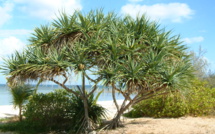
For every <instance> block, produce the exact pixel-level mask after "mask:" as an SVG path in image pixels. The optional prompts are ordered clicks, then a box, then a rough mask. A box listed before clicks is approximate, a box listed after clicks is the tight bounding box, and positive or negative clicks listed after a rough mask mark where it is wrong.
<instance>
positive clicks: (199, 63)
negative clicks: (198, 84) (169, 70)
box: [190, 47, 209, 80]
mask: <svg viewBox="0 0 215 134" xmlns="http://www.w3.org/2000/svg"><path fill="white" fill-rule="evenodd" d="M204 54H205V51H204V50H203V49H202V48H201V47H199V50H198V52H197V53H196V52H193V51H191V52H190V55H191V63H192V65H193V68H194V75H195V76H196V77H197V78H199V79H200V80H203V79H204V78H205V77H207V73H208V72H207V71H208V66H209V63H208V61H207V60H206V59H205V57H204Z"/></svg>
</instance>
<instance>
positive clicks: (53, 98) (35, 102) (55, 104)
mask: <svg viewBox="0 0 215 134" xmlns="http://www.w3.org/2000/svg"><path fill="white" fill-rule="evenodd" d="M72 107H73V105H72V98H71V96H69V94H68V93H67V92H66V91H63V90H56V91H55V92H50V93H47V94H43V93H38V94H36V95H33V96H31V97H30V99H29V103H28V104H27V105H26V107H25V112H24V116H25V118H26V121H27V122H29V124H31V125H35V126H37V127H44V128H46V129H47V130H53V129H65V130H68V129H69V128H70V123H71V122H72V117H73V112H72Z"/></svg>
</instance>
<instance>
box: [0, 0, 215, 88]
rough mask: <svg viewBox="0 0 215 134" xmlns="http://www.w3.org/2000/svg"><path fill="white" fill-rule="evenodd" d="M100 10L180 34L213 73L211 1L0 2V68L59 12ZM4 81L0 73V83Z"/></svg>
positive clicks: (214, 10) (214, 20) (213, 4)
mask: <svg viewBox="0 0 215 134" xmlns="http://www.w3.org/2000/svg"><path fill="white" fill-rule="evenodd" d="M101 8H102V9H103V11H104V13H108V12H112V11H114V12H115V13H117V14H118V15H119V16H124V15H131V16H132V17H134V18H135V17H136V16H137V15H142V14H145V15H146V16H147V17H148V18H149V19H150V20H153V21H157V22H158V23H159V24H160V25H161V28H162V27H165V28H166V29H167V30H172V35H180V37H181V40H182V41H184V43H185V44H186V45H187V47H188V48H189V51H194V52H196V53H198V50H199V47H200V46H201V48H202V49H203V51H204V52H205V54H204V58H205V60H207V61H208V62H209V68H210V69H211V70H212V72H215V52H214V51H215V43H214V39H215V33H214V32H215V26H214V24H215V15H214V13H215V1H214V0H204V1H203V0H174V1H173V0H0V57H1V58H0V66H1V65H2V64H3V60H2V59H3V58H6V57H8V56H10V55H11V54H12V53H13V52H14V51H15V50H17V51H21V50H22V49H23V48H25V47H26V46H27V45H28V44H29V42H28V39H29V37H31V33H32V32H33V30H34V29H35V28H36V27H39V26H40V25H46V24H50V23H51V22H52V20H53V19H56V16H57V15H58V13H59V11H62V10H64V11H65V12H66V13H67V14H73V13H74V11H75V10H79V11H82V12H83V13H88V12H89V11H90V10H96V9H101ZM5 83H6V79H5V76H4V75H3V74H0V84H5Z"/></svg>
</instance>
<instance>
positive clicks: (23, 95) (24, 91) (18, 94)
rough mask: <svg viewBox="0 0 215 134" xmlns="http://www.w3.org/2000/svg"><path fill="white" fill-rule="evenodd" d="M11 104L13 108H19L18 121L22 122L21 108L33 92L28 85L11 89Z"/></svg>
mask: <svg viewBox="0 0 215 134" xmlns="http://www.w3.org/2000/svg"><path fill="white" fill-rule="evenodd" d="M10 92H11V95H12V98H13V100H12V103H13V105H14V107H15V108H16V107H18V108H19V120H20V121H22V107H23V104H24V103H25V102H26V101H27V100H28V97H29V96H30V95H32V93H33V90H32V88H31V87H30V86H29V85H18V86H15V87H11V89H10Z"/></svg>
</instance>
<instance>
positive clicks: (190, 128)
mask: <svg viewBox="0 0 215 134" xmlns="http://www.w3.org/2000/svg"><path fill="white" fill-rule="evenodd" d="M124 120H125V121H124V125H125V126H124V127H122V128H118V129H116V130H110V131H102V132H100V133H99V134H215V118H200V117H181V118H174V119H173V118H166V119H165V118H162V119H153V118H136V119H124Z"/></svg>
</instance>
